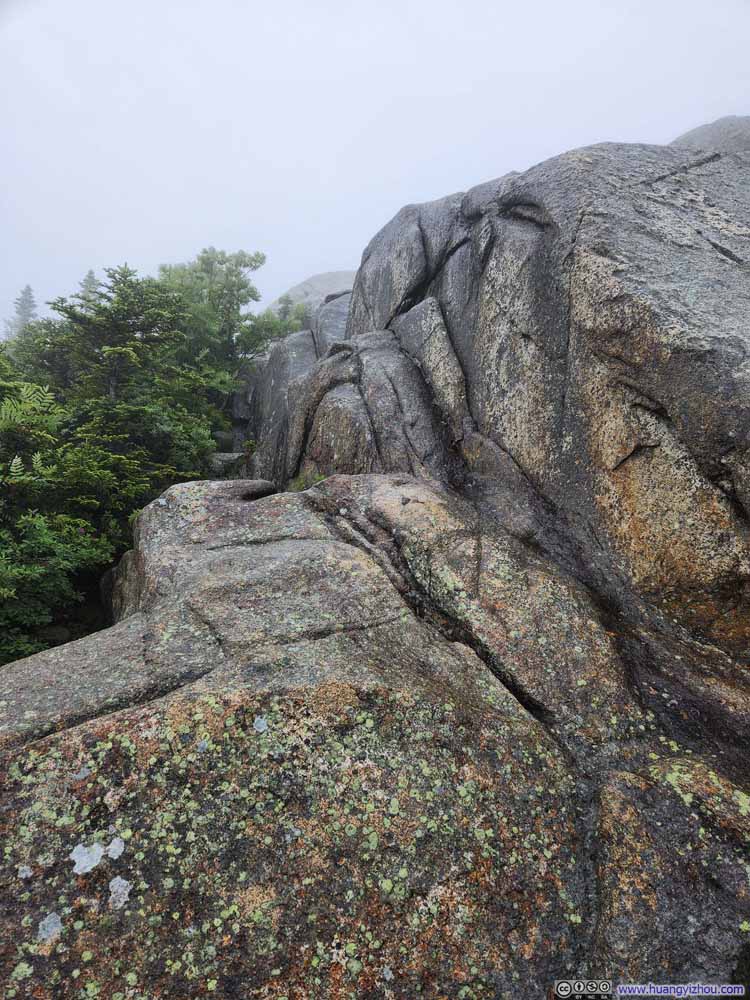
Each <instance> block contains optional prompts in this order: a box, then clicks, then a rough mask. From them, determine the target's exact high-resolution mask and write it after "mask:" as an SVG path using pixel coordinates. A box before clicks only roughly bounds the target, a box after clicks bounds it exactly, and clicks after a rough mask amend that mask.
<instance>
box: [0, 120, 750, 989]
mask: <svg viewBox="0 0 750 1000" xmlns="http://www.w3.org/2000/svg"><path fill="white" fill-rule="evenodd" d="M712 135H715V132H714V133H712ZM719 138H720V137H719ZM748 181H750V153H749V152H745V151H743V150H741V149H739V148H738V147H737V146H736V145H735V146H732V145H731V144H727V143H726V142H724V141H721V142H719V141H718V139H717V138H714V139H712V140H711V141H710V142H709V140H708V138H702V137H700V136H699V137H698V140H696V141H695V142H694V141H693V140H691V141H689V142H687V143H682V142H680V143H678V144H675V145H672V146H670V147H657V146H622V145H612V144H607V145H601V146H594V147H590V148H587V149H583V150H576V151H574V152H572V153H567V154H564V155H563V156H560V157H557V158H555V159H553V160H550V161H548V162H546V163H544V164H541V165H539V166H537V167H534V168H532V169H531V170H529V171H527V172H526V173H524V174H511V175H508V176H506V177H503V178H501V179H500V180H498V181H493V182H490V183H487V184H484V185H482V186H480V187H478V188H475V189H473V190H471V191H469V192H468V193H466V194H456V195H451V196H449V197H448V198H445V199H441V200H440V201H438V202H433V203H430V204H427V205H415V206H409V207H407V208H405V209H403V210H402V211H401V212H400V213H399V214H398V215H397V216H396V217H395V219H394V220H393V221H392V222H391V223H389V224H388V225H387V226H386V227H385V228H384V229H383V230H382V231H381V233H379V234H378V235H377V236H376V237H375V238H374V239H373V240H372V242H371V243H370V245H369V246H368V248H367V249H366V250H365V253H364V255H363V259H362V265H361V267H360V270H359V272H358V274H357V278H356V282H355V284H354V288H353V291H352V293H351V297H350V298H349V296H339V297H337V298H334V299H332V300H330V301H329V302H327V303H324V304H323V306H321V309H320V311H319V313H318V316H317V318H316V320H315V322H314V323H313V329H312V330H310V331H304V332H302V333H299V334H294V335H293V336H292V337H290V338H287V339H286V340H285V341H283V342H281V343H279V344H277V345H275V347H274V349H273V351H272V352H271V354H270V355H269V357H268V358H267V359H266V361H265V363H264V364H263V365H261V366H259V368H258V370H257V371H256V373H255V375H254V377H253V378H254V381H253V383H252V385H251V390H250V393H249V398H248V400H247V401H246V405H247V408H248V413H249V415H250V416H249V423H248V435H247V436H248V437H252V438H254V439H255V440H256V441H257V442H258V443H259V447H258V449H257V450H256V452H255V454H254V456H253V458H252V463H253V475H255V476H258V477H261V478H262V479H263V481H257V480H248V481H242V480H233V481H227V482H217V483H193V484H186V485H182V486H177V487H173V488H172V489H171V490H168V491H167V492H166V493H165V494H164V495H163V496H162V497H161V498H160V499H159V500H157V501H155V502H154V503H153V504H152V505H151V506H150V507H148V508H147V509H146V511H144V512H143V514H142V515H141V516H140V518H139V520H138V523H137V527H136V532H135V547H134V550H133V552H132V553H129V554H128V555H127V556H126V557H125V559H124V560H123V562H122V564H121V566H120V567H119V569H118V570H117V572H116V573H115V574H114V578H113V581H112V599H113V607H114V611H115V619H116V624H115V625H114V626H113V627H112V628H110V629H108V630H105V631H103V632H100V633H98V634H97V635H94V636H91V637H89V638H87V639H84V640H80V641H79V642H76V643H72V644H70V645H68V646H62V647H58V648H56V649H54V650H50V651H48V652H46V653H41V654H38V655H37V656H34V657H30V658H28V659H26V660H21V661H19V662H17V663H16V664H11V665H10V666H8V667H6V668H4V670H3V672H2V673H0V746H2V747H3V751H2V752H3V754H4V759H3V764H4V768H3V778H2V782H3V785H2V788H1V789H0V836H1V837H2V843H3V856H2V870H1V872H0V886H1V887H2V888H1V889H0V958H1V959H2V962H1V963H0V968H3V969H7V972H6V973H5V978H4V980H2V984H3V985H2V989H4V990H5V993H6V994H7V995H8V996H10V997H20V996H33V997H37V998H53V997H55V998H56V997H68V996H70V997H77V996H81V997H86V996H106V997H114V996H118V995H119V996H120V998H121V1000H125V998H128V1000H130V998H133V1000H135V998H136V997H142V996H161V997H170V998H172V997H174V998H177V997H179V998H189V997H204V996H214V995H215V996H218V997H227V998H229V997H238V996H242V997H258V998H261V997H276V998H277V1000H281V998H282V997H288V998H291V997H294V998H295V1000H296V998H303V997H305V998H306V997H315V998H317V997H320V998H335V997H349V996H352V997H373V998H374V997H381V996H382V997H398V998H407V997H408V998H413V997H415V996H425V997H435V998H441V997H446V998H447V997H453V996H456V997H466V998H470V997H475V998H479V997H483V998H500V997H511V996H519V997H524V998H526V997H528V998H530V1000H534V998H542V997H546V996H548V994H549V990H550V988H551V985H552V982H553V980H554V979H556V978H574V977H583V978H584V979H586V978H599V977H605V978H612V979H614V980H620V981H623V980H624V981H628V982H648V981H652V982H688V981H692V982H695V981H703V982H732V981H735V982H741V983H743V984H745V985H747V986H750V981H748V974H749V971H750V937H749V936H748V935H749V934H750V877H749V876H748V872H750V781H748V759H747V747H748V737H749V736H750V674H749V669H748V668H749V667H750V657H748V652H747V650H748V639H749V638H750V586H749V585H748V582H749V579H750V533H749V532H750V522H749V520H748V518H749V514H750V392H749V391H748V390H749V389H750V386H749V385H748V380H749V379H750V365H749V363H748V360H747V359H748V357H750V291H749V289H750V286H749V285H748V281H747V274H748V263H749V261H750V258H749V256H748V254H749V253H750V251H748V246H749V245H750V244H749V243H748V241H749V240H750V186H749V185H748ZM344 320H346V326H345V325H344ZM321 479H322V480H323V481H319V480H321ZM309 483H315V485H314V486H312V487H311V488H309V489H307V490H306V491H304V492H286V493H284V492H274V491H276V490H282V489H283V488H285V487H287V486H290V485H291V486H292V487H293V488H294V489H298V488H300V487H303V486H305V485H306V484H309ZM696 900H698V901H699V904H698V905H696V902H695V901H696Z"/></svg>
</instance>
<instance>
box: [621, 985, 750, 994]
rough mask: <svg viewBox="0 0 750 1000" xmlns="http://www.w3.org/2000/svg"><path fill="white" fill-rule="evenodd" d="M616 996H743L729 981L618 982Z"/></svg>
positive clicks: (743, 992)
mask: <svg viewBox="0 0 750 1000" xmlns="http://www.w3.org/2000/svg"><path fill="white" fill-rule="evenodd" d="M616 990H617V996H618V997H744V995H745V987H744V986H734V985H732V984H731V983H620V984H619V986H617V987H616Z"/></svg>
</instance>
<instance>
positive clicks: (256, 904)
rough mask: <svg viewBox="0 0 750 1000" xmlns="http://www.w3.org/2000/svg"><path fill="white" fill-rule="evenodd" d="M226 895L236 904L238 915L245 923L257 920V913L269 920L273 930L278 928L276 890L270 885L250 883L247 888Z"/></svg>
mask: <svg viewBox="0 0 750 1000" xmlns="http://www.w3.org/2000/svg"><path fill="white" fill-rule="evenodd" d="M228 895H229V898H230V899H232V900H233V902H234V903H235V904H236V906H237V909H238V910H239V914H240V917H241V918H242V919H243V920H244V921H245V922H246V923H248V922H250V921H253V920H257V919H258V914H261V915H262V917H264V918H265V919H267V920H270V922H271V926H272V927H273V928H274V930H276V929H278V926H279V907H278V906H277V905H276V900H277V895H276V890H275V888H274V887H273V886H272V885H267V884H266V885H263V884H260V885H251V886H248V887H247V889H240V890H239V891H238V892H236V891H235V892H230V893H229V894H228Z"/></svg>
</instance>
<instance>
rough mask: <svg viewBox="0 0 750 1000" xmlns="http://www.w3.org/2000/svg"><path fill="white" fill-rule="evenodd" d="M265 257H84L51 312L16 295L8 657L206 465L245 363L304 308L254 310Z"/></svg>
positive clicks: (0, 507)
mask: <svg viewBox="0 0 750 1000" xmlns="http://www.w3.org/2000/svg"><path fill="white" fill-rule="evenodd" d="M264 261H265V258H264V256H263V254H260V253H254V254H251V253H246V252H244V251H238V252H236V253H226V252H224V251H220V250H216V249H215V248H213V247H209V248H207V249H205V250H203V251H202V252H201V253H200V254H199V255H198V256H197V257H196V258H195V260H192V261H189V262H187V263H185V264H177V265H165V266H164V267H162V268H161V269H160V271H159V274H158V276H157V277H155V278H154V277H141V276H139V275H138V274H137V273H136V271H134V270H133V269H132V268H130V267H128V266H127V265H121V266H119V267H113V268H107V269H105V271H104V273H103V277H102V278H101V280H100V279H98V278H97V277H96V275H95V274H94V272H93V271H89V273H88V274H87V275H86V276H85V278H84V279H83V281H82V282H81V283H80V286H79V289H78V291H77V292H75V293H74V294H72V295H71V296H69V297H61V298H58V299H55V300H54V301H53V302H51V303H49V305H50V308H51V310H52V316H51V317H46V318H43V319H36V318H35V314H34V312H33V311H32V309H33V310H35V305H34V304H33V294H32V295H31V297H29V294H27V289H24V291H23V292H22V293H21V295H20V296H19V298H18V299H17V300H16V316H15V318H14V320H13V321H12V323H13V331H14V334H13V338H12V339H11V340H10V341H9V342H8V343H7V344H4V345H0V663H2V662H7V661H8V660H12V659H15V658H17V657H20V656H24V655H27V654H29V653H32V652H35V651H37V650H38V649H42V648H45V646H47V645H49V643H50V641H52V640H51V638H50V627H51V626H54V625H57V624H59V623H61V622H62V623H68V624H69V623H70V622H71V621H75V618H76V616H75V613H74V610H73V609H74V608H75V606H76V604H77V603H80V602H81V601H82V599H83V595H84V591H86V589H87V588H88V590H89V592H91V590H92V589H93V590H95V589H96V584H97V581H98V577H99V576H100V575H101V573H102V572H103V571H104V570H105V569H106V568H107V566H109V565H111V563H112V561H113V559H115V558H116V557H118V556H119V555H120V554H121V553H122V552H123V551H124V550H125V548H127V547H128V545H129V543H130V537H131V523H132V518H133V515H134V514H135V513H136V512H137V511H138V510H139V509H140V508H142V507H143V506H144V505H145V504H147V503H149V502H150V501H151V500H153V499H154V498H155V497H156V496H158V495H159V493H161V492H162V491H163V490H164V489H165V488H166V487H167V486H169V485H171V484H172V483H175V482H180V481H185V480H190V479H197V478H203V477H206V476H208V475H209V474H210V465H209V462H210V457H211V455H212V453H213V452H214V451H215V450H216V445H215V444H214V435H216V434H217V433H218V432H220V431H222V430H223V431H226V430H227V429H228V427H229V424H228V421H227V417H226V415H225V414H226V411H227V401H228V400H229V398H230V396H231V393H232V392H233V390H234V389H235V388H236V387H237V386H238V381H237V379H238V375H239V373H240V372H241V371H242V369H243V368H245V367H246V366H247V365H248V364H251V363H252V358H253V357H254V356H256V355H257V354H258V352H259V351H261V350H263V348H264V347H265V345H266V344H267V342H268V340H269V339H270V338H273V337H277V336H283V335H284V334H286V333H288V332H290V330H292V329H294V328H295V326H296V324H297V323H298V322H300V315H299V313H298V312H297V313H294V310H290V312H289V314H288V315H287V316H286V317H285V318H280V317H279V316H275V315H274V314H268V313H262V314H260V315H259V316H258V315H254V314H253V313H252V312H251V311H250V309H249V308H248V307H249V306H250V305H251V304H252V303H255V302H257V301H258V300H259V298H260V296H259V293H258V291H257V289H256V287H255V285H254V283H253V281H252V278H251V275H252V274H253V273H254V272H255V271H257V270H258V268H259V267H261V266H262V264H263V263H264ZM28 293H31V289H30V288H28ZM19 303H22V305H19ZM22 320H23V322H22Z"/></svg>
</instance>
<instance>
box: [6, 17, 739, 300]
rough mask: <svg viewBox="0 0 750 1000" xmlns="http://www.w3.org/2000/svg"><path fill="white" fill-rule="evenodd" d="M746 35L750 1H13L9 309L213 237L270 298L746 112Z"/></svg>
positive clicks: (9, 35) (168, 258)
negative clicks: (409, 236) (241, 253)
mask: <svg viewBox="0 0 750 1000" xmlns="http://www.w3.org/2000/svg"><path fill="white" fill-rule="evenodd" d="M748 42H750V4H749V3H748V2H747V0H717V2H714V3H713V4H707V3H705V2H702V0H701V2H698V0H661V2H660V3H658V4H657V3H654V2H653V0H648V2H647V0H643V2H640V0H635V2H634V0H619V2H608V0H571V2H568V3H564V4H563V3H559V2H557V0H536V2H529V3H526V4H510V3H502V2H495V3H489V2H488V0H463V2H462V3H457V2H451V3H449V2H446V0H411V2H410V0H399V2H395V0H380V2H379V3H377V4H372V3H371V4H357V3H351V2H348V3H345V2H338V0H318V2H316V3H312V4H311V3H309V2H305V0H274V2H268V3H260V2H254V0H250V2H248V0H211V2H208V0H158V2H156V0H129V2H128V3H112V2H110V3H106V2H102V0H66V2H64V3H62V2H60V0H0V88H1V89H2V94H3V101H2V127H1V129H0V136H2V160H1V162H2V173H3V183H2V187H1V188H0V206H1V207H0V211H1V212H2V220H3V225H2V235H1V236H0V239H1V240H2V259H3V267H2V269H0V320H1V319H2V318H5V317H10V316H11V314H12V312H13V300H14V298H15V297H16V296H17V295H18V293H19V291H20V289H21V288H22V286H24V285H25V284H27V283H29V284H30V285H31V286H32V287H33V289H34V293H35V295H36V299H37V302H38V303H39V304H40V307H41V304H42V303H43V302H44V301H46V300H48V299H51V298H53V297H55V296H57V295H61V294H69V293H71V292H73V291H75V290H76V287H77V284H78V282H79V281H80V279H81V278H82V277H83V275H84V274H85V273H86V271H87V270H88V269H89V268H95V269H96V270H97V272H100V269H101V268H102V267H103V266H110V265H116V264H119V263H122V262H125V261H127V263H128V264H130V265H131V266H133V267H136V268H138V270H139V271H141V272H142V273H155V272H156V270H157V268H158V266H159V264H161V263H175V262H179V261H184V260H188V259H190V258H193V257H195V255H196V254H197V253H198V252H199V251H200V249H201V248H202V247H205V246H208V245H214V246H217V247H219V248H222V249H226V250H230V251H231V250H236V249H239V248H242V249H246V250H248V251H256V250H261V251H263V252H264V253H266V254H267V257H268V262H267V264H266V265H265V267H263V268H262V270H260V271H259V272H258V273H257V275H256V280H257V284H258V287H259V289H260V291H261V293H262V295H263V299H264V301H265V302H266V303H268V302H269V301H270V300H271V299H273V298H275V297H276V296H278V295H279V294H280V293H281V292H283V291H284V290H285V289H287V288H288V287H289V286H291V285H294V284H296V283H297V282H299V281H301V280H303V279H305V278H307V277H308V276H309V275H311V274H314V273H316V272H320V271H329V270H339V269H347V268H355V267H356V266H357V265H358V263H359V258H360V255H361V253H362V250H363V248H364V246H365V245H366V243H367V242H368V241H369V239H370V238H371V237H372V236H373V235H374V233H375V232H376V231H377V230H378V229H379V228H380V227H381V226H382V225H384V224H385V222H387V221H388V219H389V218H390V217H391V216H392V215H393V214H394V213H395V212H396V211H397V210H398V209H399V208H400V207H401V206H402V205H404V204H406V203H408V202H414V201H425V200H429V199H432V198H436V197H440V196H442V195H444V194H448V193H450V192H452V191H456V190H464V189H466V188H468V187H470V186H471V185H473V184H476V183H478V182H480V181H483V180H486V179H489V178H491V177H496V176H499V175H500V174H503V173H505V172H507V171H508V170H511V169H521V170H522V169H524V168H526V167H528V166H530V165H531V164H533V163H535V162H538V161H539V160H542V159H544V158H546V157H548V156H552V155H554V154H556V153H559V152H562V151H563V150H565V149H569V148H571V147H575V146H580V145H585V144H587V143H592V142H599V141H603V140H620V141H643V142H655V143H663V142H668V141H669V140H671V139H672V138H674V137H675V136H677V135H678V134H679V133H681V132H684V131H686V130H687V129H689V128H692V127H693V126H695V125H698V124H701V123H703V122H705V121H709V120H713V119H715V118H717V117H720V116H722V115H726V114H746V113H748V110H749V109H750V60H748V58H747V51H748ZM44 311H45V310H44V309H43V308H40V312H44Z"/></svg>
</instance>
